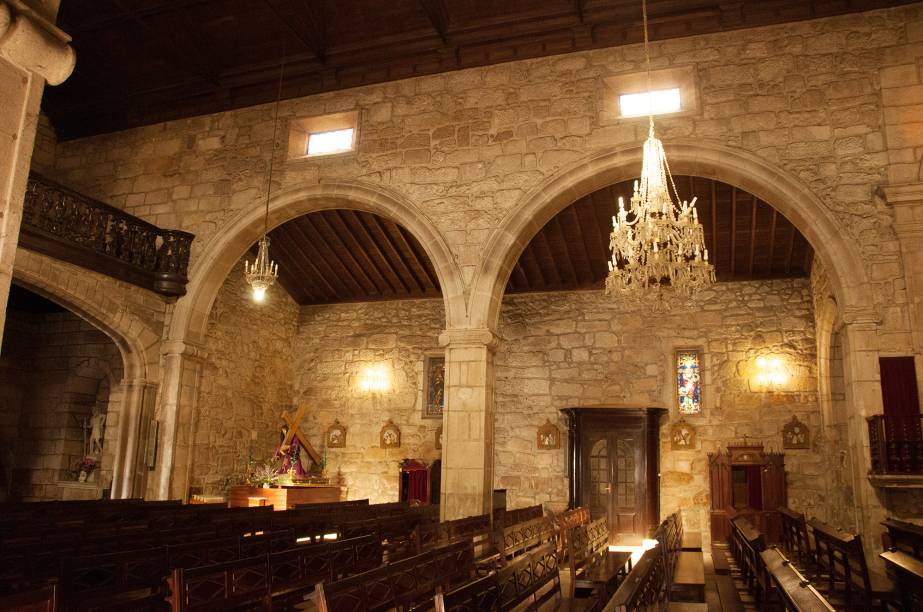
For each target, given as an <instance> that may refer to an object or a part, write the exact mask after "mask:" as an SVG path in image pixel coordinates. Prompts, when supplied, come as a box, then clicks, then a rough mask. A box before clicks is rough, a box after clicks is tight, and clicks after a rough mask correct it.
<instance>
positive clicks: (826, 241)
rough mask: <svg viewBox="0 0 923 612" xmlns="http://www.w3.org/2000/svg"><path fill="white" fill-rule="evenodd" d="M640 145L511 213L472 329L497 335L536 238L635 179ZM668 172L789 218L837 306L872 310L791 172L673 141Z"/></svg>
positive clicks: (557, 178)
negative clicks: (556, 220)
mask: <svg viewBox="0 0 923 612" xmlns="http://www.w3.org/2000/svg"><path fill="white" fill-rule="evenodd" d="M642 149H643V147H642V145H641V144H640V143H638V144H634V145H631V146H627V147H623V148H618V149H615V150H609V151H605V152H602V153H599V154H597V155H594V156H592V157H589V158H587V159H584V160H582V161H580V162H578V163H576V164H573V165H571V166H569V167H568V168H566V169H564V170H563V171H561V172H559V173H557V174H556V175H554V176H552V177H550V178H548V179H547V180H545V181H544V182H542V183H541V184H539V185H537V186H536V187H535V188H534V189H532V191H530V192H529V193H527V194H526V195H525V196H523V198H522V200H520V203H519V204H518V205H517V206H516V207H515V208H514V210H513V211H512V212H511V213H509V214H508V215H507V216H506V218H505V219H504V220H503V222H502V223H501V225H500V227H499V228H497V231H495V232H494V234H493V235H492V236H491V239H490V241H489V243H488V245H487V247H486V249H485V256H484V259H483V260H482V262H481V265H480V267H479V268H478V270H477V272H476V273H475V276H474V280H473V283H472V290H471V295H470V297H469V298H468V311H469V317H470V325H471V326H472V327H476V328H489V329H495V328H496V325H497V321H498V319H499V316H500V304H501V301H502V299H503V294H504V290H505V287H506V282H507V280H508V278H509V275H510V272H511V271H512V269H513V266H514V265H515V264H516V260H517V259H518V258H519V255H520V254H521V253H522V251H523V249H525V247H526V246H527V245H528V243H529V241H530V240H531V239H532V237H533V236H534V235H535V234H536V233H538V231H539V230H540V229H541V228H542V227H543V226H544V225H545V223H547V222H548V221H549V220H550V219H551V218H552V217H554V215H556V214H557V213H559V212H560V211H561V210H563V209H564V208H566V207H568V206H570V205H571V204H573V203H574V202H576V201H577V200H578V199H580V198H582V197H584V196H586V195H588V194H590V193H592V192H593V191H596V190H597V189H601V188H603V187H605V186H608V185H612V184H614V183H618V182H620V181H624V180H629V179H631V178H633V177H637V175H638V173H639V171H640V168H641V161H642V152H643V151H642ZM666 151H667V157H668V158H669V162H670V167H671V170H672V171H673V172H674V173H675V174H689V175H694V176H701V177H705V178H711V179H716V180H719V181H722V182H724V183H728V184H730V185H734V186H736V187H738V188H740V189H743V190H746V191H748V192H750V193H752V194H754V195H755V196H757V197H758V198H760V199H762V200H763V201H765V202H767V203H769V204H770V205H772V206H773V207H774V208H776V209H777V210H778V211H779V212H781V213H782V214H783V215H785V216H786V217H787V218H788V220H789V221H791V222H792V224H794V225H795V227H797V228H798V229H799V230H800V231H801V233H802V234H804V236H805V237H806V238H807V239H808V242H809V243H810V244H811V246H812V247H813V248H814V251H815V254H816V255H817V256H818V257H820V259H821V261H822V262H823V264H824V266H825V268H826V269H827V270H828V273H829V275H830V282H831V287H832V289H833V292H834V295H835V296H836V297H837V301H838V302H839V303H840V304H846V305H849V306H850V307H856V306H867V305H870V301H869V293H868V292H867V291H866V292H863V290H862V289H863V287H866V286H867V282H868V281H867V277H866V269H865V266H864V264H863V262H862V259H861V258H860V257H859V254H858V253H857V252H856V249H855V248H853V245H852V242H851V239H850V238H849V237H848V236H846V235H844V234H843V232H842V231H841V230H840V229H839V227H838V223H837V220H836V219H835V218H834V216H833V214H832V213H831V211H830V210H829V209H828V208H827V207H826V206H825V205H824V204H823V202H821V200H820V199H819V198H818V197H817V196H816V195H815V194H814V193H813V192H812V191H811V190H810V188H809V187H808V186H807V185H805V184H804V183H802V182H801V181H800V180H799V179H797V178H795V177H793V176H791V175H790V174H789V173H787V172H786V171H784V170H782V169H781V168H778V167H777V166H775V165H773V164H771V163H770V162H768V161H766V160H765V159H763V158H761V157H759V156H757V155H755V154H753V153H750V152H748V151H745V150H743V149H739V148H734V147H729V146H725V145H721V144H716V143H710V142H703V141H692V140H687V139H670V141H669V142H668V143H667V145H666Z"/></svg>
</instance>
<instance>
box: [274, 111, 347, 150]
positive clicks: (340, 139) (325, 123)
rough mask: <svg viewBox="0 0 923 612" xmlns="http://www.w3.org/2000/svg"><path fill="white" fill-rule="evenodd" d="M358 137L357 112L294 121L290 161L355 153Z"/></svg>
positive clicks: (290, 139) (291, 131)
mask: <svg viewBox="0 0 923 612" xmlns="http://www.w3.org/2000/svg"><path fill="white" fill-rule="evenodd" d="M358 136H359V112H358V111H350V112H345V113H332V114H329V115H317V116H314V117H302V118H300V119H293V120H292V121H291V123H290V124H289V133H288V159H290V160H293V159H309V158H314V157H323V156H327V155H342V154H346V153H353V152H355V150H356V143H357V142H358Z"/></svg>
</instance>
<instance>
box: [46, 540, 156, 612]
mask: <svg viewBox="0 0 923 612" xmlns="http://www.w3.org/2000/svg"><path fill="white" fill-rule="evenodd" d="M167 560H168V557H167V549H166V548H165V547H161V548H155V549H146V550H138V551H128V552H119V553H107V554H103V555H91V556H86V557H68V558H65V559H63V560H62V568H61V582H60V586H59V589H60V590H59V593H60V595H59V597H60V601H61V602H63V604H64V610H87V609H94V608H103V609H105V608H107V607H108V604H114V603H116V602H124V601H126V600H132V599H145V598H147V597H149V596H151V595H158V594H159V595H160V599H163V583H164V578H165V577H166V576H167V574H168V573H169V569H168V563H167ZM128 609H130V608H128Z"/></svg>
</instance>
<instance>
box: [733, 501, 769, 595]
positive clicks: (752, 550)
mask: <svg viewBox="0 0 923 612" xmlns="http://www.w3.org/2000/svg"><path fill="white" fill-rule="evenodd" d="M731 531H732V539H733V541H734V546H733V550H734V551H735V552H736V557H735V560H736V561H737V565H738V567H740V572H741V577H742V578H743V581H744V583H745V584H746V585H747V590H748V591H750V592H751V593H753V594H754V596H755V597H756V599H757V601H761V600H762V591H763V587H764V581H763V580H761V573H760V563H761V562H760V560H759V554H760V553H761V552H762V551H763V550H765V548H766V543H765V539H764V537H763V534H761V533H760V532H759V531H757V529H756V528H755V527H754V526H753V525H751V524H750V522H749V521H748V520H747V519H745V518H743V517H737V519H735V520H734V521H733V522H732V523H731Z"/></svg>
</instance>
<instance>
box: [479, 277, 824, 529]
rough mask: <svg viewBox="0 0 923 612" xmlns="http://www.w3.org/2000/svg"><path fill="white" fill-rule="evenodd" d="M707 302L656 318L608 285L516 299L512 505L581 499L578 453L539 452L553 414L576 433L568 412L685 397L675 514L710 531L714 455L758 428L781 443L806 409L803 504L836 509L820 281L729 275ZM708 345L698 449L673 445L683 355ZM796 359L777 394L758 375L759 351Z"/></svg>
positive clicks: (798, 503) (506, 359) (672, 498)
mask: <svg viewBox="0 0 923 612" xmlns="http://www.w3.org/2000/svg"><path fill="white" fill-rule="evenodd" d="M703 298H704V299H705V301H704V303H703V304H702V305H701V307H699V308H696V309H694V310H689V311H680V312H677V313H671V314H666V315H661V316H655V317H651V316H649V315H643V314H641V313H639V312H636V311H632V310H630V309H627V308H625V307H623V306H620V305H619V304H618V303H616V302H615V301H614V300H612V299H611V298H608V297H607V296H606V295H605V294H604V293H602V292H601V291H582V292H568V293H547V294H529V295H509V296H506V297H505V298H504V303H503V310H502V313H501V330H500V333H501V337H502V338H503V341H502V342H501V345H500V348H499V349H498V351H497V356H496V364H497V383H496V389H497V397H496V431H495V436H496V437H495V443H494V444H495V449H496V451H495V466H494V469H495V480H496V485H497V486H498V487H500V488H506V489H507V501H508V504H509V505H511V506H523V505H527V504H532V503H544V504H547V505H549V506H550V507H552V508H554V509H556V510H557V509H561V508H563V507H564V506H565V505H566V504H567V479H566V464H565V451H564V450H563V449H562V450H561V451H538V450H537V449H536V429H537V428H538V426H540V425H541V424H542V423H544V422H545V419H546V418H547V419H550V420H551V421H552V422H553V423H557V424H558V425H559V427H561V429H562V432H563V431H566V422H565V420H564V419H563V418H562V417H561V415H560V413H559V409H561V408H564V407H567V406H591V405H600V404H629V405H643V406H651V405H656V406H667V407H671V412H670V415H669V419H668V420H667V419H664V422H663V423H662V426H661V457H662V458H661V474H662V480H661V512H662V513H664V514H668V513H670V512H672V511H673V510H675V509H676V508H681V509H682V510H683V511H684V514H685V521H686V523H685V524H686V526H687V528H689V529H696V530H703V532H707V530H708V520H707V519H708V504H709V493H708V486H709V484H708V460H707V457H706V453H711V452H715V451H717V450H718V449H719V448H722V447H724V446H725V445H726V444H727V443H728V442H729V441H732V440H738V439H740V438H742V437H743V436H747V437H748V438H749V439H750V440H751V441H755V442H758V443H763V444H764V446H765V447H767V448H771V449H773V450H777V449H779V448H780V447H781V431H782V425H783V424H784V423H785V422H786V421H788V420H789V419H791V417H792V415H797V416H798V418H799V419H800V420H801V421H802V422H804V423H806V424H808V425H809V427H810V428H811V434H812V445H813V449H812V450H789V451H786V453H785V468H786V471H787V473H788V487H789V488H788V491H789V505H790V506H791V507H793V508H796V509H798V510H802V511H805V512H808V513H809V514H812V515H821V516H826V511H825V507H824V506H825V501H824V493H825V489H824V486H825V485H824V482H823V478H822V477H821V476H822V475H823V474H824V473H825V471H826V468H825V466H824V464H823V461H822V456H821V454H820V453H819V452H818V450H817V445H818V438H819V435H820V413H819V410H818V404H817V392H816V365H815V347H814V325H813V313H812V306H811V291H810V284H809V282H808V280H807V279H796V280H777V281H764V282H737V283H719V284H718V285H716V286H715V288H714V289H712V290H709V291H707V292H703ZM694 347H698V348H699V349H701V350H702V352H703V355H704V364H703V402H704V408H703V410H704V412H703V415H702V416H700V417H687V418H686V420H687V422H689V423H691V424H692V425H693V426H695V427H696V429H697V442H696V447H695V450H691V451H686V450H684V451H674V450H671V445H670V441H669V429H670V426H671V424H672V423H674V422H675V421H677V420H678V416H677V412H676V410H675V408H673V403H672V395H671V393H672V390H673V386H674V384H675V383H674V382H673V381H674V376H675V374H674V369H673V365H672V363H673V358H674V357H673V355H674V351H675V350H676V349H680V348H694ZM761 355H773V356H778V357H781V358H782V359H784V361H785V364H786V367H787V369H788V371H789V373H790V376H791V378H790V381H789V383H788V384H786V385H785V387H784V388H780V389H779V390H777V391H773V392H766V391H763V390H760V389H759V388H755V387H754V385H755V383H754V381H753V379H752V375H753V369H752V368H753V366H754V362H755V359H756V358H757V357H759V356H761Z"/></svg>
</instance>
